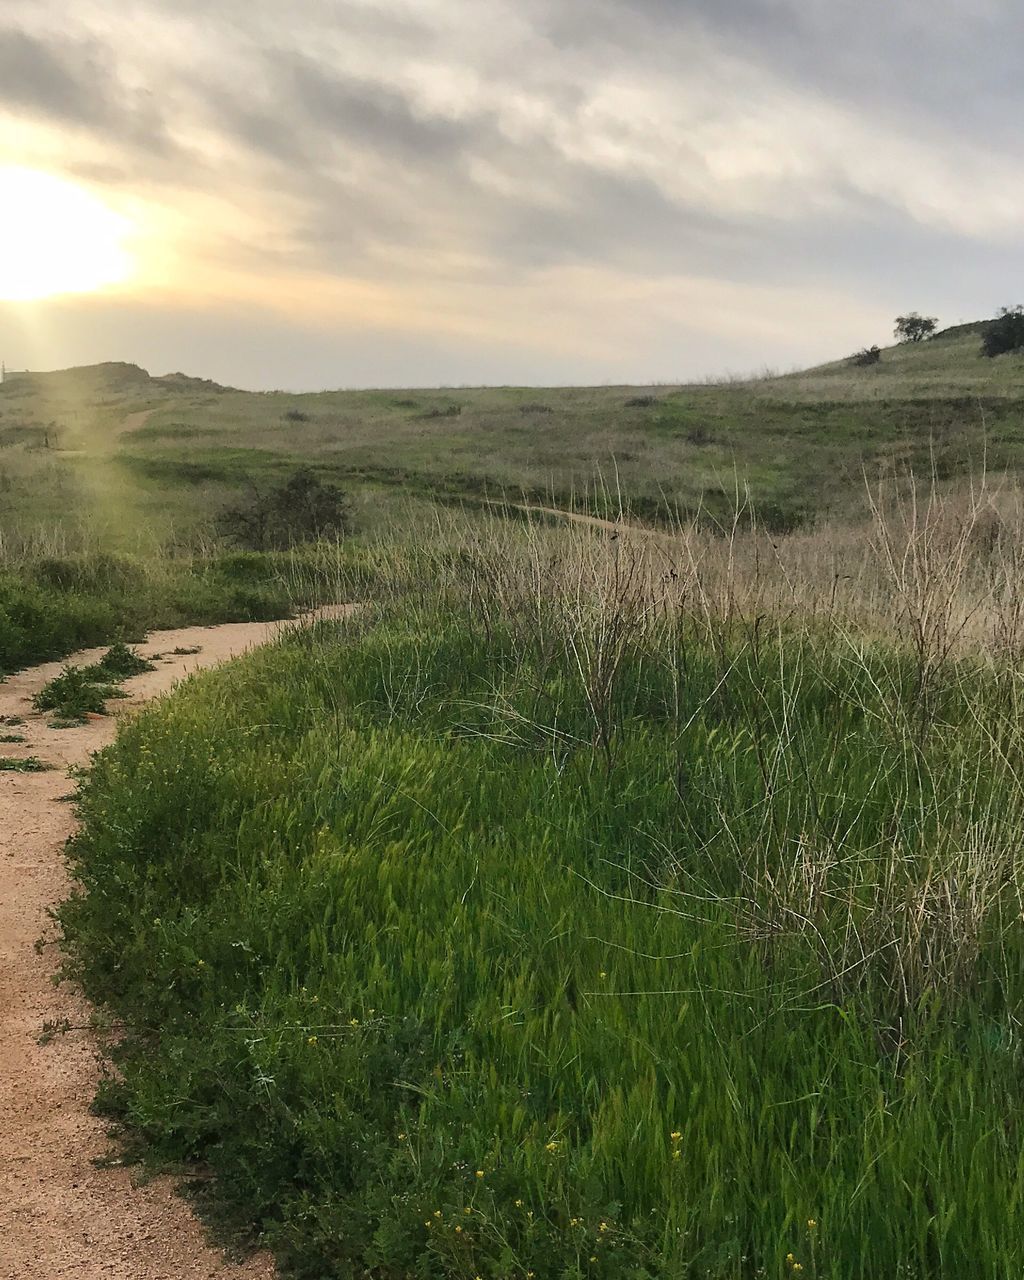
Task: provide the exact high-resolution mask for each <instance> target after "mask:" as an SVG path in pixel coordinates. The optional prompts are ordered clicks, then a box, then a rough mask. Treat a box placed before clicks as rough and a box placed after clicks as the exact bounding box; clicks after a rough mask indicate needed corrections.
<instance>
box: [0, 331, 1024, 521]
mask: <svg viewBox="0 0 1024 1280" xmlns="http://www.w3.org/2000/svg"><path fill="white" fill-rule="evenodd" d="M978 352H979V338H978V333H977V332H976V331H975V330H974V329H971V328H970V327H968V331H967V332H964V331H962V330H958V331H953V332H951V333H950V334H949V335H948V336H944V337H940V338H938V339H935V340H933V341H932V342H929V343H924V344H920V345H918V346H903V347H896V348H891V349H889V350H887V351H885V352H884V353H883V358H882V361H881V362H880V363H879V364H878V365H876V366H873V367H870V368H863V369H858V368H854V367H852V366H851V365H850V364H849V363H848V362H846V361H842V362H837V363H835V364H832V365H826V366H823V367H822V368H820V369H817V370H811V371H808V372H806V373H800V374H792V375H786V376H782V377H773V378H765V379H761V380H757V381H751V382H743V383H734V384H729V385H714V386H689V387H655V388H641V389H637V388H625V387H602V388H558V389H542V390H538V389H535V388H530V389H523V388H498V389H487V390H480V389H462V388H460V389H451V390H444V391H422V390H421V391H408V392H375V391H364V392H325V393H322V394H317V395H289V394H283V393H282V394H252V393H247V392H241V391H232V390H226V389H223V388H219V387H217V386H216V385H214V384H197V383H195V382H194V381H193V380H189V379H187V378H184V377H182V376H180V375H179V376H174V377H171V378H162V379H151V378H149V377H148V375H146V374H145V373H144V372H143V371H141V370H138V369H136V368H134V367H133V366H100V367H99V368H97V369H94V370H81V371H71V372H69V373H67V374H60V375H39V376H35V377H32V378H25V377H21V378H16V379H15V380H14V381H12V382H9V383H8V384H7V386H5V387H4V388H3V389H2V390H0V533H3V534H4V535H5V536H6V537H8V538H10V537H11V536H12V531H16V534H15V536H17V537H24V536H25V532H26V530H28V529H31V528H32V527H40V528H43V529H45V530H47V531H52V530H53V528H54V527H55V525H56V524H57V523H60V524H61V525H62V526H63V527H65V528H66V527H67V526H68V524H69V523H70V524H72V525H74V524H75V523H76V522H77V525H78V526H79V528H80V529H86V530H88V531H89V532H90V533H92V534H94V535H95V536H98V537H101V538H105V539H108V540H109V539H111V538H113V539H116V540H117V541H119V542H120V543H121V545H125V546H128V545H130V544H132V543H133V542H135V543H138V541H139V540H142V541H143V542H145V541H147V540H148V541H152V540H154V539H156V540H167V539H168V538H176V539H179V540H180V539H182V538H192V537H195V536H200V535H201V534H207V535H208V534H209V520H210V517H211V515H212V514H213V513H214V512H215V511H216V510H217V509H218V508H219V507H220V506H221V505H223V503H224V502H225V501H227V500H228V499H229V498H230V496H231V495H232V494H233V493H236V492H238V491H239V488H240V486H242V485H243V484H244V482H245V480H246V478H247V477H248V478H255V479H257V480H258V481H266V480H267V479H268V478H270V477H273V476H281V475H284V474H286V473H287V472H288V471H290V470H292V469H294V468H295V467H296V466H298V465H302V464H306V463H312V464H313V465H315V466H316V467H317V468H318V469H320V470H322V471H323V472H324V473H325V474H329V475H330V476H331V477H332V478H334V479H336V480H337V481H339V482H340V483H342V484H343V485H344V486H345V487H346V488H347V489H348V490H349V491H350V492H351V493H352V494H353V497H354V500H355V503H356V506H357V509H359V511H360V514H361V522H362V524H363V526H364V527H371V526H373V525H374V524H382V523H388V522H389V521H390V520H391V519H392V518H393V511H392V499H393V498H394V497H395V496H396V495H399V496H401V497H402V498H403V499H405V498H408V497H410V496H413V495H415V496H419V497H420V498H422V499H424V500H428V501H432V500H435V499H438V498H440V499H442V500H446V501H452V500H455V501H469V502H477V503H478V502H480V501H482V500H484V499H486V498H496V497H497V498H500V497H501V496H503V495H512V496H514V497H517V498H518V497H522V496H523V495H526V496H527V497H528V498H529V499H530V500H533V501H553V502H554V503H555V504H556V505H560V506H566V507H574V508H576V509H579V510H584V511H590V512H595V513H597V514H609V513H614V512H615V511H616V510H617V508H618V506H619V504H620V503H621V504H622V505H623V506H625V507H627V508H629V509H630V510H631V511H632V512H633V513H634V514H635V515H637V516H639V517H642V518H646V519H651V520H665V519H669V518H671V516H672V515H673V514H674V513H679V512H681V513H682V514H684V515H690V514H692V513H694V512H696V511H697V510H699V509H701V508H704V509H707V510H708V511H710V512H711V513H712V514H714V515H717V516H719V517H721V516H723V515H725V514H726V513H727V512H729V511H731V509H732V507H733V505H734V502H735V494H736V490H737V487H739V488H740V489H743V488H744V487H746V488H749V491H750V494H751V496H752V498H753V500H754V502H755V503H756V505H757V507H758V509H759V511H760V513H761V517H762V519H763V520H764V521H765V522H766V523H767V524H769V525H770V526H771V527H774V528H776V529H778V530H782V529H785V528H789V527H792V526H794V525H796V524H799V523H801V522H803V521H806V520H808V519H810V518H812V517H814V516H816V515H819V514H822V513H829V512H843V511H845V510H848V509H849V507H850V506H851V503H856V502H858V501H859V493H860V490H861V489H862V486H863V476H864V472H865V470H866V471H867V474H868V475H869V476H870V477H874V476H875V475H876V474H877V473H878V472H879V471H880V470H881V471H886V470H892V469H893V468H899V467H901V466H904V465H907V464H910V465H913V466H914V467H916V468H917V469H919V470H924V471H927V470H929V469H930V468H931V467H932V466H933V465H934V467H935V468H936V470H937V472H938V474H939V476H940V477H942V478H951V477H954V476H956V475H958V474H966V473H968V472H970V471H972V470H976V469H977V468H978V466H979V465H980V462H981V459H982V457H983V456H984V455H985V454H986V453H987V459H988V465H989V467H990V469H992V470H996V471H1000V470H1009V471H1013V472H1016V471H1018V470H1019V469H1020V468H1021V466H1022V465H1024V400H1022V393H1024V362H1022V361H1021V360H1019V359H1017V358H1015V357H1004V358H1001V359H998V360H995V361H992V360H986V359H984V358H982V357H981V356H980V355H979V354H978ZM142 415H146V416H145V417H142ZM112 512H113V513H115V515H114V518H112V517H111V513H112Z"/></svg>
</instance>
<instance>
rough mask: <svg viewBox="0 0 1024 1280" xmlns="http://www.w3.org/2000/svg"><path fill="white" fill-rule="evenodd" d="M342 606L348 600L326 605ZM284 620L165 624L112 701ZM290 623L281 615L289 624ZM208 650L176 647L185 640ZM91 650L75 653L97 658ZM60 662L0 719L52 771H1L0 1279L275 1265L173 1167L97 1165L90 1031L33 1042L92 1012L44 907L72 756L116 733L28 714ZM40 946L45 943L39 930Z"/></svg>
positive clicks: (224, 1271) (4, 751)
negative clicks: (227, 1252) (63, 979)
mask: <svg viewBox="0 0 1024 1280" xmlns="http://www.w3.org/2000/svg"><path fill="white" fill-rule="evenodd" d="M328 612H330V613H331V614H332V615H338V614H339V613H341V612H343V610H342V609H340V608H339V609H332V610H330V611H328ZM281 625H282V624H278V623H240V624H230V625H227V626H219V627H187V628H184V629H181V630H176V631H162V632H155V633H154V634H153V635H152V636H151V637H150V639H149V641H148V642H147V643H146V644H144V645H139V646H138V648H139V649H140V651H141V652H143V653H145V654H147V655H153V654H156V653H160V654H164V655H166V656H165V657H164V658H163V659H161V661H160V662H159V663H158V666H157V669H156V670H155V671H152V672H148V673H146V674H144V675H141V676H138V677H136V678H135V679H133V680H130V681H128V682H127V683H126V685H125V689H126V691H127V692H128V693H129V694H130V698H129V700H128V701H125V702H114V703H111V707H112V708H113V709H114V710H115V711H116V713H117V715H118V716H120V715H124V714H125V713H126V712H128V713H130V709H131V707H132V705H133V704H135V705H137V704H138V703H139V702H141V701H144V700H147V699H149V698H153V697H156V696H158V695H159V694H162V693H164V692H166V691H167V690H168V689H170V688H171V687H172V686H173V685H174V684H176V683H177V682H178V681H179V680H181V679H182V678H183V677H184V676H186V675H187V674H188V673H189V672H191V671H195V670H198V669H199V668H201V667H210V666H214V665H216V664H217V663H220V662H223V661H225V660H226V659H228V658H230V657H232V656H234V655H236V654H239V653H242V652H243V651H244V650H246V649H250V648H253V647H255V646H256V645H260V644H263V643H265V642H266V641H267V640H269V639H271V638H273V637H274V636H275V635H277V634H279V632H280V630H281ZM285 625H287V624H285ZM195 646H199V648H200V652H198V653H196V654H192V655H189V656H179V657H172V656H171V654H170V651H171V650H172V649H175V648H192V647H195ZM102 653H103V650H102V649H96V650H91V651H89V652H86V653H81V654H78V655H76V656H75V658H74V659H73V660H72V661H74V662H92V661H95V660H96V658H98V657H99V656H100V655H101V654H102ZM62 665H63V664H62V663H48V664H46V665H45V666H40V667H35V668H32V669H31V670H28V671H24V672H21V673H20V674H18V675H15V676H12V677H11V678H10V679H9V680H8V681H7V682H6V683H3V684H0V716H23V717H24V718H25V724H24V725H21V726H12V725H9V724H0V734H6V733H22V734H24V735H25V738H26V741H25V742H24V743H19V744H0V755H3V756H15V757H24V756H30V755H32V756H36V757H38V758H39V759H41V760H45V761H47V762H49V763H51V764H53V765H55V766H57V767H56V768H54V769H53V770H52V771H50V772H47V773H15V772H7V771H0V1277H2V1280H53V1278H54V1277H68V1278H69V1280H70V1278H71V1277H74V1280H94V1278H97V1280H98V1278H99V1277H104V1278H107V1280H201V1278H202V1280H213V1278H214V1277H216V1278H217V1280H229V1278H234V1280H254V1278H259V1280H268V1278H269V1277H272V1276H273V1275H274V1268H273V1265H272V1263H271V1262H270V1260H269V1259H268V1258H267V1257H266V1256H260V1257H257V1258H253V1259H250V1260H249V1261H248V1262H246V1263H245V1264H244V1265H235V1264H232V1263H229V1262H228V1261H226V1260H225V1259H224V1258H223V1257H222V1256H221V1254H220V1253H219V1252H218V1251H217V1250H216V1249H215V1248H213V1247H211V1246H210V1244H209V1243H208V1242H207V1240H206V1239H205V1237H204V1233H203V1230H202V1228H201V1226H200V1225H199V1223H198V1222H197V1221H196V1219H195V1218H194V1217H193V1216H192V1214H191V1213H190V1211H189V1208H188V1206H187V1204H186V1203H185V1201H183V1200H182V1199H181V1198H180V1197H178V1196H177V1195H176V1194H175V1193H174V1185H173V1182H172V1181H171V1180H169V1179H157V1180H156V1181H151V1182H148V1183H146V1184H144V1185H141V1186H137V1185H136V1184H135V1182H134V1181H133V1175H132V1172H131V1171H130V1170H128V1169H125V1168H114V1169H108V1168H104V1169H98V1168H96V1167H95V1165H94V1163H93V1162H94V1161H95V1160H96V1159H97V1158H98V1157H101V1156H104V1155H106V1154H107V1153H108V1152H109V1149H110V1143H109V1141H108V1139H107V1137H106V1134H105V1129H104V1125H103V1122H102V1121H101V1120H99V1119H97V1118H96V1117H94V1116H92V1115H90V1113H89V1104H90V1102H91V1100H92V1097H93V1094H94V1091H95V1086H96V1082H97V1079H98V1075H99V1061H98V1051H97V1046H96V1042H95V1040H94V1038H93V1036H92V1033H91V1032H89V1031H85V1030H73V1031H71V1032H70V1033H68V1034H61V1035H57V1036H56V1037H55V1038H54V1039H52V1040H51V1042H50V1043H49V1044H47V1045H40V1044H39V1036H40V1033H41V1032H42V1030H43V1027H44V1024H46V1023H61V1022H62V1021H64V1020H66V1021H67V1022H68V1023H70V1024H71V1026H72V1027H75V1028H81V1027H83V1026H84V1024H86V1023H87V1021H88V1018H89V1009H88V1006H87V1005H86V1003H85V1001H84V1000H83V998H82V997H81V996H80V995H79V994H78V993H76V992H75V991H73V990H71V989H69V988H68V986H67V985H66V984H65V985H63V986H60V987H57V986H54V984H53V973H54V970H55V968H56V966H57V963H58V959H59V956H58V952H57V947H56V945H55V941H54V926H53V923H52V921H51V920H50V919H49V916H48V914H47V912H48V909H49V908H50V907H52V906H53V905H54V904H56V903H58V902H59V901H60V900H61V899H62V898H63V897H64V896H66V893H67V890H68V878H67V872H66V868H65V864H64V858H63V852H62V850H63V845H64V842H65V840H66V839H67V838H68V836H69V835H71V834H72V832H73V830H74V816H73V813H72V806H71V805H69V804H66V803H62V802H61V799H60V798H61V797H62V796H65V795H66V794H67V793H68V792H69V791H70V790H71V789H72V786H73V784H72V783H71V782H70V781H69V779H68V775H67V768H68V766H73V765H82V764H85V763H87V761H88V759H89V757H90V755H91V753H92V752H94V751H97V750H99V749H100V748H101V747H104V746H106V745H107V744H108V743H109V742H110V741H111V740H112V739H113V737H114V734H115V732H116V720H115V718H114V716H110V717H101V718H96V719H93V720H90V722H89V723H88V724H87V725H83V726H82V727H81V728H76V729H62V730H54V729H50V728H48V727H47V725H46V721H45V717H43V716H40V715H38V714H35V713H33V711H32V706H31V701H30V700H31V697H32V694H33V693H35V692H36V690H37V689H39V688H40V687H41V686H42V685H43V684H45V683H46V681H47V680H49V679H51V678H52V677H53V676H55V675H56V674H57V673H58V672H59V671H60V669H61V666H62ZM40 938H43V939H44V940H45V944H46V945H45V946H44V947H43V948H42V949H41V951H39V952H37V950H36V943H37V940H38V939H40Z"/></svg>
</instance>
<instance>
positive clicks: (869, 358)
mask: <svg viewBox="0 0 1024 1280" xmlns="http://www.w3.org/2000/svg"><path fill="white" fill-rule="evenodd" d="M881 359H882V352H881V350H880V349H879V348H878V347H865V348H864V349H863V351H858V352H857V354H856V355H855V356H851V357H850V364H852V365H856V366H857V367H858V368H864V367H865V366H867V365H872V364H879V363H880V362H881Z"/></svg>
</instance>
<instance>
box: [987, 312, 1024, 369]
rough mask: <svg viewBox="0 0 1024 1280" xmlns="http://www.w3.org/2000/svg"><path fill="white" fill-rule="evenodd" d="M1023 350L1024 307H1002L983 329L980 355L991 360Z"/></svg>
mask: <svg viewBox="0 0 1024 1280" xmlns="http://www.w3.org/2000/svg"><path fill="white" fill-rule="evenodd" d="M1021 350H1024V307H1003V308H1002V310H1001V311H1000V312H999V315H998V316H997V317H996V318H995V320H993V321H991V322H990V324H989V325H988V327H987V328H986V329H985V332H984V334H983V335H982V339H981V353H982V355H984V356H988V357H989V359H992V358H993V357H994V356H1003V355H1007V354H1009V353H1010V352H1012V351H1021Z"/></svg>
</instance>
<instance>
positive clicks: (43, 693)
mask: <svg viewBox="0 0 1024 1280" xmlns="http://www.w3.org/2000/svg"><path fill="white" fill-rule="evenodd" d="M112 693H113V689H112V687H111V686H110V685H101V684H97V682H96V674H95V670H89V669H88V668H86V667H65V668H64V670H63V671H62V672H61V673H60V675H59V676H54V678H53V679H52V680H48V681H47V683H46V684H44V685H43V687H42V688H41V689H40V690H39V692H38V693H37V694H36V695H35V696H34V697H33V699H32V705H33V706H34V707H35V708H36V710H37V711H52V712H54V714H55V715H56V717H57V719H58V720H61V721H64V722H67V723H69V724H75V723H77V724H81V723H82V722H83V721H85V720H86V719H87V718H88V717H89V716H90V715H104V714H105V712H106V709H107V699H108V698H109V697H110V696H111V694H112Z"/></svg>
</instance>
